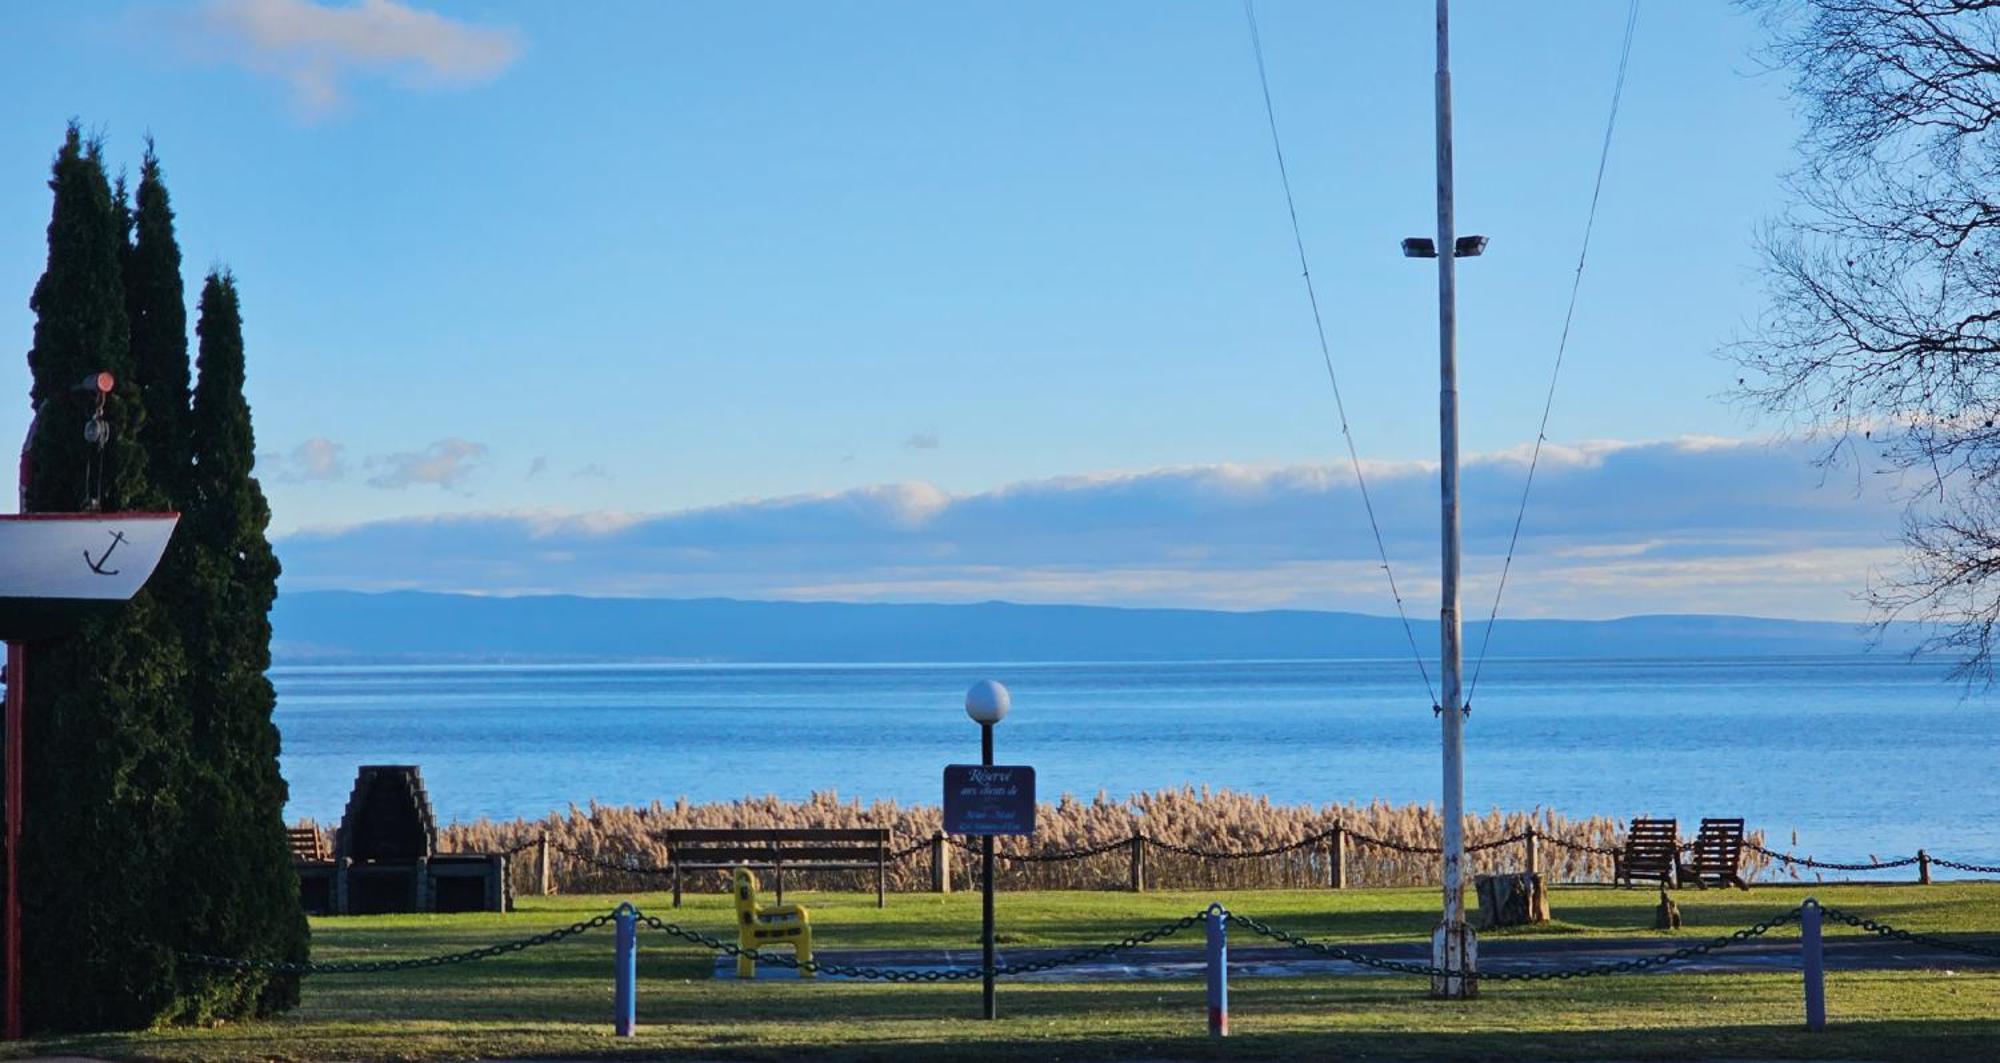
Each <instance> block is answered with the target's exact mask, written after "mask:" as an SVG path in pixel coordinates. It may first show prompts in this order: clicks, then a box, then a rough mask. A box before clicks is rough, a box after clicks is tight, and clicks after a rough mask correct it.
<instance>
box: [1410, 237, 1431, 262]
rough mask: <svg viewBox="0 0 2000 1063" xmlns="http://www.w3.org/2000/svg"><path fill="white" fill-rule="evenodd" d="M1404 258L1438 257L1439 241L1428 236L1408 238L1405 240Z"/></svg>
mask: <svg viewBox="0 0 2000 1063" xmlns="http://www.w3.org/2000/svg"><path fill="white" fill-rule="evenodd" d="M1403 257H1404V258H1436V257H1438V245H1437V241H1436V240H1433V239H1431V238H1430V237H1428V236H1408V237H1404V238H1403Z"/></svg>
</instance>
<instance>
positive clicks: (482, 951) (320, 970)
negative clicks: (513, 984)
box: [178, 909, 617, 974]
mask: <svg viewBox="0 0 2000 1063" xmlns="http://www.w3.org/2000/svg"><path fill="white" fill-rule="evenodd" d="M616 914H617V909H613V910H611V911H609V912H605V913H604V914H602V915H594V916H591V917H590V918H589V919H585V920H583V921H582V922H578V923H571V924H570V925H568V926H565V927H558V928H557V929H554V930H551V931H548V932H547V933H542V934H536V935H534V936H533V937H525V938H522V939H520V940H519V941H507V942H502V943H500V944H498V945H487V946H485V947H483V948H477V949H468V950H466V951H464V952H448V953H444V954H443V955H439V956H423V957H419V958H416V959H410V960H361V961H355V962H332V963H314V962H312V961H310V960H306V961H303V962H294V961H289V960H245V959H238V958H236V957H234V956H211V955H208V954H206V953H200V952H183V953H179V954H178V955H179V957H180V959H181V961H182V962H184V963H193V964H199V965H200V966H203V967H219V968H223V969H226V970H234V971H275V972H277V973H279V974H376V973H379V972H384V971H413V970H417V969H418V968H422V967H446V966H450V965H452V964H457V963H471V962H473V961H475V960H485V959H491V958H493V957H495V956H504V955H506V954H508V953H510V952H522V951H525V950H527V949H532V948H536V947H538V946H541V945H552V944H555V943H556V942H558V941H561V940H563V939H564V938H569V937H575V936H576V935H578V934H582V933H585V932H588V931H591V930H595V929H597V928H598V927H600V926H603V925H604V924H606V923H609V922H610V921H611V919H612V917H613V916H615V915H616Z"/></svg>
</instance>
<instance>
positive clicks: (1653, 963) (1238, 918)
mask: <svg viewBox="0 0 2000 1063" xmlns="http://www.w3.org/2000/svg"><path fill="white" fill-rule="evenodd" d="M1801 910H1802V908H1793V909H1792V910H1791V911H1788V912H1781V913H1779V914H1777V915H1774V916H1772V917H1771V918H1769V919H1766V920H1764V921H1763V922H1761V923H1753V924H1751V925H1750V926H1747V927H1744V928H1743V929H1741V930H1738V931H1735V932H1734V933H1730V934H1725V935H1723V936H1721V937H1718V938H1715V939H1714V940H1712V941H1705V942H1702V943H1701V944H1698V945H1689V946H1687V947H1685V948H1679V949H1675V950H1673V951H1672V952H1663V953H1660V954H1659V955H1657V956H1641V957H1638V958H1636V959H1630V960H1618V961H1616V962H1613V963H1594V964H1590V965H1588V966H1584V967H1566V968H1562V969H1560V970H1554V971H1480V972H1477V973H1476V974H1474V975H1472V976H1471V977H1474V978H1477V979H1480V980H1484V981H1490V982H1556V981H1566V980H1568V979H1571V978H1589V977H1593V976H1597V975H1609V974H1629V973H1632V972H1635V971H1646V970H1651V969H1653V968H1655V967H1664V966H1666V965H1668V964H1672V963H1680V962H1682V961H1685V960H1691V959H1693V958H1695V957H1697V956H1704V955H1707V954H1708V953H1711V952H1714V951H1716V950H1717V949H1725V948H1728V947H1729V946H1731V945H1734V944H1737V943H1739V942H1743V941H1748V940H1750V939H1751V938H1755V937H1760V936H1762V935H1763V934H1765V933H1766V932H1768V931H1770V930H1771V929H1772V928H1773V927H1777V926H1782V925H1783V924H1785V923H1789V922H1792V921H1794V920H1796V919H1797V918H1798V917H1799V913H1800V911H1801ZM1229 920H1230V922H1233V923H1242V924H1243V925H1244V926H1247V927H1249V928H1250V929H1251V930H1253V931H1255V932H1256V933H1259V934H1262V935H1263V936H1265V937H1267V938H1270V939H1272V940H1274V941H1281V942H1283V943H1285V944H1287V945H1290V946H1292V947H1293V948H1297V949H1305V950H1306V951H1308V952H1315V953H1318V954H1320V955H1322V956H1328V957H1331V958H1333V959H1336V960H1346V961H1347V962H1349V963H1356V964H1360V965H1361V966H1363V967H1373V968H1375V969H1377V970H1383V971H1394V972H1396V973H1398V974H1415V975H1424V976H1426V977H1430V978H1464V977H1467V975H1466V973H1465V972H1463V971H1447V970H1445V969H1444V968H1442V967H1434V966H1432V965H1430V964H1427V963H1406V962H1404V961H1401V960H1389V959H1383V958H1382V957H1380V956H1370V955H1367V954H1366V953H1360V952H1355V951H1353V950H1351V949H1343V948H1340V947H1338V946H1334V945H1323V944H1320V943H1319V942H1317V941H1308V940H1306V939H1305V938H1302V937H1299V936H1298V935H1296V934H1292V933H1288V932H1286V931H1283V930H1279V929H1278V928H1276V927H1274V926H1271V925H1270V924H1268V923H1265V922H1263V921H1261V920H1258V919H1254V918H1252V917H1250V916H1247V915H1237V914H1236V913H1234V912H1231V913H1229Z"/></svg>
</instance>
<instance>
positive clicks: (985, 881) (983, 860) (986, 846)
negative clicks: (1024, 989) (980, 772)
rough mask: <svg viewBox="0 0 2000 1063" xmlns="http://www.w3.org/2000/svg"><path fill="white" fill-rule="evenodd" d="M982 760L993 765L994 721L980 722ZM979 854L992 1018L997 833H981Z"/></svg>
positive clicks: (985, 979)
mask: <svg viewBox="0 0 2000 1063" xmlns="http://www.w3.org/2000/svg"><path fill="white" fill-rule="evenodd" d="M979 763H981V764H983V765H985V766H986V767H989V768H990V767H992V766H993V725H992V724H990V723H981V724H980V725H979ZM979 856H980V868H979V893H980V902H979V903H980V910H981V925H982V927H983V928H984V932H983V933H982V934H981V935H980V955H981V956H982V957H983V959H984V961H985V964H986V973H985V974H984V975H982V976H980V986H981V995H982V999H983V1001H984V1006H985V1011H984V1012H983V1014H984V1015H985V1016H986V1017H987V1018H989V1019H996V1018H999V1017H1000V1010H999V1003H998V1001H996V1000H995V999H994V996H993V968H994V955H993V952H994V950H993V835H991V834H985V835H981V836H980V838H979Z"/></svg>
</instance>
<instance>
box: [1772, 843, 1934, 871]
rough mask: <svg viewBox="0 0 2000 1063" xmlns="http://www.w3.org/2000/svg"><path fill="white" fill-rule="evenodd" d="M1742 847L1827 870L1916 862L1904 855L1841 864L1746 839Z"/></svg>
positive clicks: (1879, 867) (1876, 868) (1882, 867)
mask: <svg viewBox="0 0 2000 1063" xmlns="http://www.w3.org/2000/svg"><path fill="white" fill-rule="evenodd" d="M1743 847H1744V848H1745V849H1750V850H1754V851H1756V852H1760V853H1763V854H1764V855H1765V856H1768V857H1770V858H1771V859H1773V860H1782V861H1784V862H1785V863H1787V864H1797V865H1799V866H1800V867H1818V868H1824V869H1826V870H1828V871H1882V870H1886V869H1888V868H1892V867H1908V866H1910V865H1911V864H1914V863H1916V862H1917V858H1916V857H1914V856H1906V857H1904V858H1902V859H1901V860H1876V861H1873V862H1871V863H1866V864H1841V863H1835V862H1834V861H1831V860H1815V859H1813V858H1812V857H1809V856H1793V855H1792V854H1791V853H1781V852H1779V851H1777V850H1776V849H1766V848H1764V847H1763V846H1761V845H1758V844H1757V843H1756V842H1750V841H1746V842H1744V843H1743Z"/></svg>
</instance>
